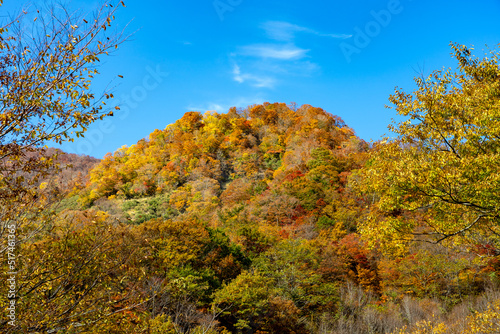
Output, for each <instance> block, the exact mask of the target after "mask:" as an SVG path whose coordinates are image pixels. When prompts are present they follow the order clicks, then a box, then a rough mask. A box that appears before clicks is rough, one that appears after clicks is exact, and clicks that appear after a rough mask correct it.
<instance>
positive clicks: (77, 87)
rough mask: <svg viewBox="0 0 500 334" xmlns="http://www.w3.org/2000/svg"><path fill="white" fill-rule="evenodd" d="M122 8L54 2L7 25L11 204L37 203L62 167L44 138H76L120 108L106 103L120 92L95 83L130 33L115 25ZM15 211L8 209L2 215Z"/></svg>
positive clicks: (1, 120) (2, 193)
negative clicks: (84, 8) (74, 8)
mask: <svg viewBox="0 0 500 334" xmlns="http://www.w3.org/2000/svg"><path fill="white" fill-rule="evenodd" d="M0 4H1V1H0ZM120 4H121V5H123V6H124V4H123V2H120ZM115 11H116V7H113V5H112V4H110V3H105V4H104V5H103V6H102V7H101V8H100V9H99V10H97V11H96V12H95V13H94V14H93V15H92V17H89V16H79V15H78V14H74V13H70V12H69V11H68V10H67V9H66V8H63V7H55V6H54V7H52V8H51V9H49V10H48V11H46V12H44V11H40V10H37V11H36V13H34V12H33V13H28V12H27V11H24V12H23V13H22V14H20V15H19V16H18V17H17V18H15V19H14V20H13V21H12V22H10V23H7V24H5V25H3V27H1V28H0V100H1V104H0V203H1V204H0V206H2V207H3V208H7V207H12V205H13V203H15V207H16V208H18V209H19V208H20V206H21V207H23V206H25V205H26V204H27V203H32V202H33V201H32V200H33V197H34V196H35V192H36V187H34V186H36V185H37V184H38V183H39V181H40V180H41V179H42V178H44V177H47V176H48V175H49V174H50V173H53V172H54V170H55V169H56V163H55V159H54V156H52V155H47V154H46V150H45V148H44V145H46V144H47V143H48V142H50V141H52V142H55V143H59V144H60V143H62V142H64V141H73V140H74V137H75V136H76V137H81V136H83V133H84V132H85V130H86V129H87V127H88V126H89V125H90V124H91V123H93V122H94V121H96V120H98V119H102V118H104V117H105V116H111V115H113V111H112V110H111V109H110V108H108V107H107V106H106V100H107V99H110V98H112V97H113V95H112V94H111V93H109V92H107V91H106V92H104V93H102V94H100V95H96V94H95V93H94V92H93V91H92V90H91V84H92V81H93V79H94V77H95V76H96V75H98V74H99V72H98V70H97V67H96V65H97V63H98V62H99V61H100V58H101V57H102V56H104V55H108V53H109V52H110V51H112V50H114V49H115V48H117V47H118V45H119V44H120V43H121V42H123V41H124V38H123V34H122V33H116V32H114V31H111V29H109V27H110V26H111V23H112V21H113V19H114V13H115ZM28 21H30V22H28ZM115 108H116V109H118V107H115ZM46 155H47V156H46ZM15 212H18V210H17V211H16V210H4V211H3V212H2V214H3V217H2V221H4V222H5V221H7V220H8V219H9V218H11V216H12V215H13V214H14V213H15Z"/></svg>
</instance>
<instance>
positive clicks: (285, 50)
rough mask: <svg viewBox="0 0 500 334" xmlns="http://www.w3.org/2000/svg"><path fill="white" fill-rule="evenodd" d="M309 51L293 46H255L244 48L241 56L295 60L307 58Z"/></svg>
mask: <svg viewBox="0 0 500 334" xmlns="http://www.w3.org/2000/svg"><path fill="white" fill-rule="evenodd" d="M308 51H309V50H306V49H301V48H298V47H296V46H294V45H291V44H287V45H277V44H255V45H247V46H244V47H242V48H241V52H240V54H241V55H244V56H250V57H259V58H264V59H266V58H270V59H278V60H293V59H301V58H303V57H305V56H306V54H307V52H308Z"/></svg>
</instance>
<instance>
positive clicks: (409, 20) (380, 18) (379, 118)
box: [2, 0, 500, 158]
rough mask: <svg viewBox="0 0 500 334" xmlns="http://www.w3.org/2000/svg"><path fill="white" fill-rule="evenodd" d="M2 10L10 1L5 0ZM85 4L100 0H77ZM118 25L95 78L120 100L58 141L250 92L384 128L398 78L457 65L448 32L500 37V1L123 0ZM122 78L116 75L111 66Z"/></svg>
mask: <svg viewBox="0 0 500 334" xmlns="http://www.w3.org/2000/svg"><path fill="white" fill-rule="evenodd" d="M5 2H6V3H5V6H4V8H2V10H8V9H9V8H12V7H9V5H10V6H13V5H12V2H13V0H6V1H5ZM9 2H11V4H9ZM16 2H17V1H16ZM69 3H70V6H71V7H74V8H82V9H83V10H84V11H89V10H91V9H92V8H95V7H97V6H99V4H100V3H101V2H100V1H83V0H74V1H71V2H69ZM125 4H126V6H127V7H126V8H122V9H120V10H119V11H118V13H117V21H116V22H115V25H116V26H117V27H118V28H121V27H124V26H125V25H126V24H128V27H127V31H128V32H129V33H132V32H135V33H134V35H133V36H132V37H131V38H130V39H129V40H128V41H127V42H126V43H125V44H123V45H122V46H121V48H120V49H119V50H118V51H117V52H116V53H115V54H113V55H112V56H110V57H108V58H107V59H105V60H104V63H103V65H102V67H101V73H102V74H101V76H100V77H99V78H98V80H97V81H96V83H95V87H96V88H100V87H104V85H105V84H109V83H110V82H111V85H115V84H116V85H117V86H116V87H115V88H114V91H115V94H114V95H115V97H116V102H117V103H118V104H120V105H121V107H122V110H121V111H120V112H117V113H115V116H114V117H112V118H109V120H108V121H107V122H105V123H96V124H94V125H93V126H92V127H91V128H90V130H89V132H88V133H87V136H86V138H85V139H79V140H76V141H75V143H72V144H66V145H64V146H63V148H64V149H65V150H66V151H69V152H74V153H80V154H88V155H92V156H95V157H98V158H101V157H102V156H103V155H104V154H106V153H107V152H113V151H114V150H116V149H117V148H119V147H121V146H122V145H131V144H134V143H136V142H137V141H138V140H139V139H141V138H144V137H146V136H148V134H149V133H150V132H152V131H153V130H154V129H157V128H159V129H163V128H165V126H167V125H168V124H170V123H172V122H174V121H175V120H177V119H178V118H180V117H181V116H182V115H183V114H184V113H185V112H187V111H191V110H195V111H201V112H205V111H207V110H216V111H218V112H226V111H227V110H228V108H229V107H231V106H237V107H246V106H248V105H251V104H255V103H262V102H265V101H268V102H285V103H290V102H292V101H293V102H296V103H297V104H298V105H302V104H310V105H313V106H315V107H321V108H323V109H325V110H326V111H328V112H330V113H332V114H335V115H338V116H340V117H341V118H342V119H344V121H345V122H346V123H347V125H349V126H350V127H351V128H353V129H354V130H355V131H356V133H357V135H358V136H360V137H361V138H363V139H365V140H367V141H370V140H378V139H380V138H381V136H383V135H384V134H389V133H388V130H387V125H388V124H389V123H390V122H391V118H393V117H394V116H395V113H394V111H393V110H390V109H386V108H385V107H384V105H386V104H388V103H389V102H388V97H389V95H390V94H391V93H393V92H394V88H395V87H396V86H399V87H402V88H404V89H405V90H408V91H411V90H412V89H413V88H414V84H413V77H415V76H417V75H419V74H420V73H421V72H423V73H424V74H429V73H430V72H431V71H432V70H435V69H441V68H443V67H450V66H454V65H455V63H454V60H453V59H452V58H451V56H450V52H451V49H450V47H449V43H450V42H457V43H460V44H466V45H469V46H470V45H474V46H475V48H476V51H477V53H480V52H481V50H483V49H484V47H485V45H488V46H490V47H492V48H494V47H496V46H497V45H498V43H500V20H499V19H498V18H499V17H500V1H499V0H482V1H477V2H473V1H461V0H453V1H451V0H447V1H436V0H434V1H428V0H413V1H411V0H399V1H398V0H383V1H379V0H376V1H374V0H371V1H368V0H358V1H335V0H334V1H317V0H310V1H307V2H306V1H295V0H287V1H284V0H275V1H264V0H215V1H214V0H188V1H172V0H161V1H160V0H149V1H145V0H142V1H139V0H127V1H125ZM118 74H120V75H123V76H124V78H123V79H117V75H118Z"/></svg>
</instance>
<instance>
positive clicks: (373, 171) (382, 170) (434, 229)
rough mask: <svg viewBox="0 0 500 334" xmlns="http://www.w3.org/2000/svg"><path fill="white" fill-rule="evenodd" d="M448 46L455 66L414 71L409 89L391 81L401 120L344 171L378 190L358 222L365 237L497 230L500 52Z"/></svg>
mask: <svg viewBox="0 0 500 334" xmlns="http://www.w3.org/2000/svg"><path fill="white" fill-rule="evenodd" d="M451 47H452V49H453V53H454V57H455V58H456V60H457V61H458V67H457V69H456V71H452V70H450V69H448V70H446V71H435V72H433V73H432V74H431V75H430V76H428V77H427V78H416V79H415V81H416V84H417V89H416V90H415V91H414V92H413V93H412V94H408V93H405V92H404V91H403V90H402V89H396V92H395V94H394V95H392V96H391V97H390V101H391V102H392V103H393V104H394V105H395V107H396V111H397V113H398V114H399V115H401V116H404V117H406V120H404V121H403V122H401V123H399V124H397V125H395V124H393V125H392V126H390V129H391V130H392V131H393V132H395V133H396V135H397V138H395V139H393V140H390V141H389V140H385V141H383V142H381V143H379V144H378V145H376V147H375V149H374V150H373V151H372V152H371V154H370V155H371V156H370V159H369V161H368V163H367V164H366V166H365V168H364V169H362V170H360V171H359V172H358V173H357V175H356V176H355V177H353V178H352V179H351V180H352V181H353V183H354V184H356V185H357V186H358V189H361V190H363V191H364V192H365V193H370V194H372V195H373V196H374V197H373V198H376V197H377V196H378V197H379V201H378V204H377V209H378V210H380V212H379V213H378V217H377V215H372V219H371V220H370V221H369V222H368V223H366V224H365V225H364V227H363V230H364V232H365V235H368V236H371V237H373V238H372V239H378V240H381V238H384V237H387V238H386V239H385V240H391V237H392V240H396V239H399V240H401V239H404V238H405V236H407V237H410V238H411V237H412V236H415V235H417V236H418V237H419V239H425V240H426V241H430V242H435V243H437V242H444V241H445V240H447V239H448V240H450V239H457V238H461V237H467V238H474V239H475V240H476V241H474V242H475V243H477V242H478V240H481V239H483V240H484V238H493V237H498V236H499V233H500V206H499V204H498V203H500V159H499V157H500V156H499V154H500V136H499V133H500V66H499V56H500V52H499V51H498V50H496V51H495V50H492V51H490V53H491V56H490V57H484V58H483V59H479V58H477V57H475V56H473V55H472V52H471V50H472V49H470V48H467V47H465V46H460V45H455V44H452V45H451ZM469 241H471V240H469ZM499 248H500V247H498V245H497V249H499Z"/></svg>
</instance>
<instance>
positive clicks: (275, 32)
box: [261, 21, 352, 42]
mask: <svg viewBox="0 0 500 334" xmlns="http://www.w3.org/2000/svg"><path fill="white" fill-rule="evenodd" d="M261 28H262V29H264V30H265V32H266V35H267V37H268V38H270V39H273V40H276V41H285V42H290V41H293V40H294V39H295V35H296V33H299V32H302V33H308V34H313V35H317V36H321V37H330V38H340V39H346V38H350V37H352V35H348V34H332V33H322V32H319V31H316V30H314V29H311V28H307V27H302V26H299V25H296V24H292V23H289V22H284V21H267V22H264V23H263V24H262V25H261Z"/></svg>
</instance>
